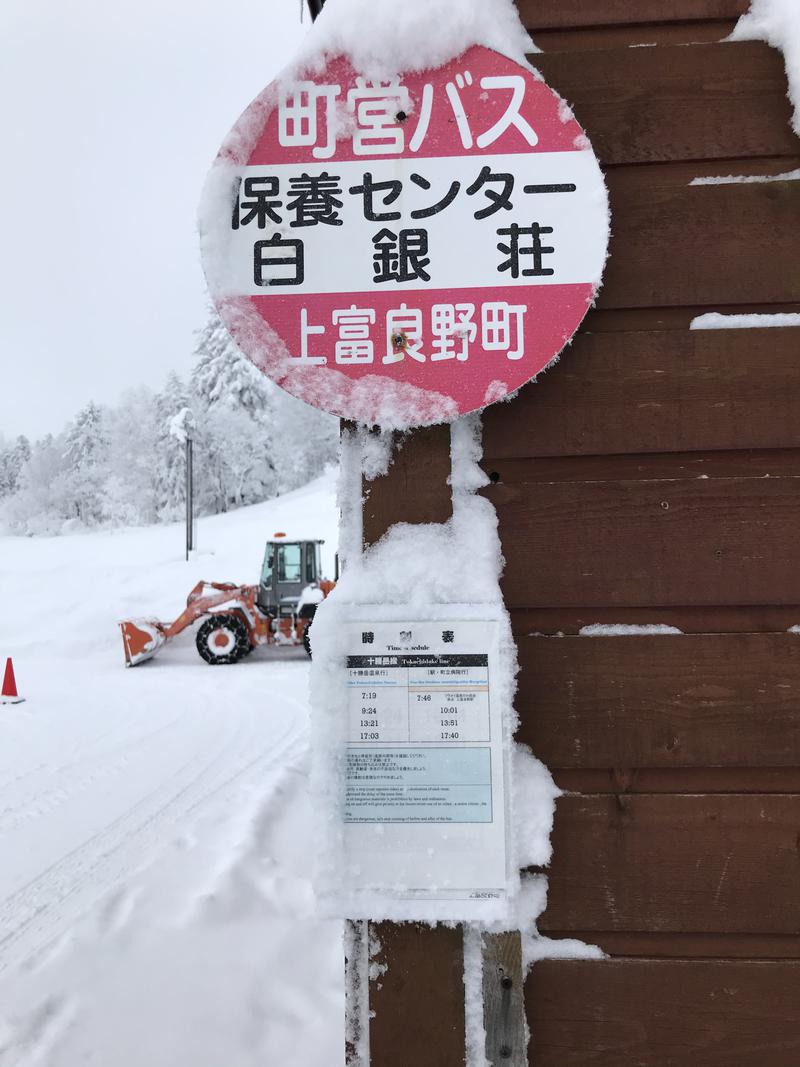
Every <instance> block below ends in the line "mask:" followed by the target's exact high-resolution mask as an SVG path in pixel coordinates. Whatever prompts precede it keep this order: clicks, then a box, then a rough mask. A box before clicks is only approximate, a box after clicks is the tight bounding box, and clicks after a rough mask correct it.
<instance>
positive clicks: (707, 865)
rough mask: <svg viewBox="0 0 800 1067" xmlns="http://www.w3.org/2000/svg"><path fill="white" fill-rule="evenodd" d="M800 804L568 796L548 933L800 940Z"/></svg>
mask: <svg viewBox="0 0 800 1067" xmlns="http://www.w3.org/2000/svg"><path fill="white" fill-rule="evenodd" d="M798 829H800V796H798V795H790V796H781V795H775V794H769V795H746V796H739V795H736V794H733V795H727V796H723V795H710V796H706V795H693V796H683V795H676V796H668V795H662V794H659V795H652V796H648V795H641V794H637V795H630V796H628V795H625V794H619V795H618V796H615V797H614V796H574V795H567V796H562V797H561V798H560V799H559V800H558V802H557V805H556V821H555V829H554V832H553V860H552V865H551V868H550V872H549V892H548V904H547V910H546V911H545V913H544V914H543V915H542V916H541V919H540V921H539V929H540V930H542V931H543V932H545V931H552V930H559V931H569V930H583V931H592V930H600V931H602V930H610V931H614V930H621V931H628V932H633V931H643V932H647V933H662V934H667V933H692V932H700V933H710V934H713V933H720V934H721V933H748V934H781V935H793V936H796V935H798V934H800V855H798V847H799V846H798Z"/></svg>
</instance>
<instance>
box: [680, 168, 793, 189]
mask: <svg viewBox="0 0 800 1067" xmlns="http://www.w3.org/2000/svg"><path fill="white" fill-rule="evenodd" d="M762 182H800V169H798V170H787V171H784V173H783V174H726V175H725V176H724V177H711V178H692V180H691V181H690V182H689V185H755V184H760V183H762Z"/></svg>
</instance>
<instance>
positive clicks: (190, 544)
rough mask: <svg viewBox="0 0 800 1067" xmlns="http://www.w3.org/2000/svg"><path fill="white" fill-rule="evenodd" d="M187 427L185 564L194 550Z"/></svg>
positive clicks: (191, 453)
mask: <svg viewBox="0 0 800 1067" xmlns="http://www.w3.org/2000/svg"><path fill="white" fill-rule="evenodd" d="M190 434H191V430H190V429H189V428H188V427H187V433H186V562H187V563H188V562H189V553H190V552H191V551H192V549H193V548H194V442H193V441H192V438H191V436H190Z"/></svg>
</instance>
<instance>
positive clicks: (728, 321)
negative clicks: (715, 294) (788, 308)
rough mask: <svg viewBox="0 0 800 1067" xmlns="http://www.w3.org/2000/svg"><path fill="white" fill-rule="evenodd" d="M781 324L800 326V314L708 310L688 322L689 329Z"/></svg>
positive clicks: (736, 327)
mask: <svg viewBox="0 0 800 1067" xmlns="http://www.w3.org/2000/svg"><path fill="white" fill-rule="evenodd" d="M783 326H800V314H796V313H795V312H777V313H776V314H773V315H723V314H722V313H721V312H719V311H709V312H707V313H706V314H705V315H697V316H696V317H695V318H693V319H692V321H691V322H690V323H689V329H690V330H763V329H766V328H768V327H783Z"/></svg>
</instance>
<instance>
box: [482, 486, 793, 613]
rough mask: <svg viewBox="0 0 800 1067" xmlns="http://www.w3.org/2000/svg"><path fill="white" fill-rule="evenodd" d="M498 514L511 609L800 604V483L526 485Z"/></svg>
mask: <svg viewBox="0 0 800 1067" xmlns="http://www.w3.org/2000/svg"><path fill="white" fill-rule="evenodd" d="M484 492H485V494H486V495H487V496H488V497H489V499H490V500H492V501H493V502H494V503H495V505H496V508H497V512H498V517H499V523H500V537H501V541H502V543H503V546H504V550H505V555H506V568H505V574H504V577H503V582H502V584H503V593H504V596H505V600H506V604H507V605H508V606H509V607H511V608H524V607H528V608H537V607H543V608H544V607H550V608H554V607H562V608H563V607H581V608H583V609H584V610H586V609H588V608H591V607H594V606H597V607H604V608H608V607H618V608H620V607H639V608H644V607H656V606H661V607H668V606H669V605H676V606H677V605H681V606H687V607H688V606H703V605H724V604H730V605H747V604H759V605H763V604H776V605H777V604H784V605H795V604H798V603H800V569H798V567H797V565H796V564H797V545H798V543H800V480H799V479H798V478H797V477H776V478H763V477H754V478H705V479H704V478H697V477H691V478H688V479H687V480H678V479H674V480H664V481H658V480H653V481H637V480H633V479H631V480H619V481H605V482H604V481H593V482H552V483H546V482H526V483H522V484H515V485H503V484H498V485H495V486H489V487H487V488H486V489H485V490H484Z"/></svg>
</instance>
